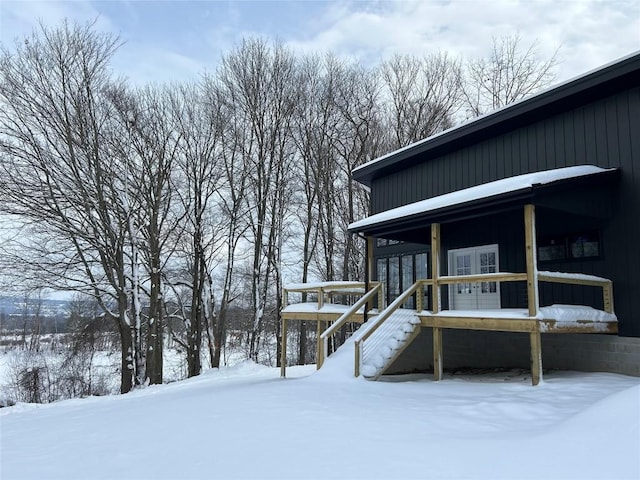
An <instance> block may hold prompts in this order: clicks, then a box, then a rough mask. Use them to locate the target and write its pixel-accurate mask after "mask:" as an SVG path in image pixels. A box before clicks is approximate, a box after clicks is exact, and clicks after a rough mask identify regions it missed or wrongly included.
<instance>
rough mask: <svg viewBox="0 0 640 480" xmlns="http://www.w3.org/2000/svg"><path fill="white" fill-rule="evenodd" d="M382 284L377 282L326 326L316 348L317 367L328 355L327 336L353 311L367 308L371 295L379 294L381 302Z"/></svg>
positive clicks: (350, 315) (341, 324) (352, 313)
mask: <svg viewBox="0 0 640 480" xmlns="http://www.w3.org/2000/svg"><path fill="white" fill-rule="evenodd" d="M381 287H382V284H381V283H377V284H375V285H374V286H373V288H372V289H371V290H369V291H368V292H366V293H365V294H364V295H363V296H362V297H360V299H359V300H358V301H357V302H356V303H354V304H353V305H352V306H351V307H350V308H349V309H348V310H347V311H346V312H344V313H343V314H342V315H341V316H340V318H338V319H337V320H336V321H335V322H334V323H333V324H332V325H331V326H329V328H327V329H326V330H325V331H324V332H322V334H321V335H320V340H319V341H320V342H321V347H320V348H318V361H317V366H318V367H317V368H320V367H322V364H323V363H324V359H325V358H326V357H327V356H328V355H329V338H331V337H332V336H333V335H335V333H336V332H337V331H338V329H340V328H341V327H342V326H343V325H344V324H345V323H347V322H348V321H349V319H350V318H351V317H352V316H353V315H355V313H356V312H357V311H358V310H360V309H361V308H363V307H364V308H367V307H366V305H367V304H368V303H369V302H370V301H371V300H373V297H375V296H376V295H378V294H380V295H379V297H378V298H379V304H381V303H382V302H381V300H382V288H381Z"/></svg>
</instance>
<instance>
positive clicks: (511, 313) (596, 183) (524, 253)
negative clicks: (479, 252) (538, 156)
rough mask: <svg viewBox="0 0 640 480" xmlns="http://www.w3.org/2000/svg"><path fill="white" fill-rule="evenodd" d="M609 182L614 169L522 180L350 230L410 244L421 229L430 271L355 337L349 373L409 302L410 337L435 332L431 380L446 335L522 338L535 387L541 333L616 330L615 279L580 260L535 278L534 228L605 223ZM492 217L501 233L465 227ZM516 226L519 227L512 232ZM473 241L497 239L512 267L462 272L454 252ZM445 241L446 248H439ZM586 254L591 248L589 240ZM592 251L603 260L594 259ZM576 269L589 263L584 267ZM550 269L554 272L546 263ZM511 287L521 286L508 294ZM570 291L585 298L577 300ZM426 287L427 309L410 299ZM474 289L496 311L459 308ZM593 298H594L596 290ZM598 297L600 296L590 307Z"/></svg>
mask: <svg viewBox="0 0 640 480" xmlns="http://www.w3.org/2000/svg"><path fill="white" fill-rule="evenodd" d="M616 176H617V172H616V171H615V170H605V169H600V168H597V167H591V166H580V167H569V168H564V169H557V170H551V171H547V172H538V173H534V174H527V175H520V176H517V177H511V178H507V179H504V180H499V181H496V182H490V183H488V184H484V185H479V186H477V187H471V188H468V189H464V190H461V191H457V192H453V193H451V194H446V195H442V196H440V197H435V198H432V199H428V200H424V201H421V202H416V203H415V204H410V205H407V206H404V207H399V208H397V209H393V210H389V211H385V212H381V213H379V214H376V215H372V216H371V217H368V218H366V219H364V220H361V221H359V222H355V223H354V224H352V225H351V227H350V229H351V230H352V231H355V232H358V233H362V234H365V235H367V236H370V237H376V238H380V237H382V238H393V239H395V240H400V241H402V240H404V239H411V241H414V242H415V241H416V238H417V237H419V236H422V237H423V238H424V237H425V236H426V235H425V233H427V232H428V233H429V237H430V238H429V240H428V245H429V249H430V265H431V268H430V272H429V273H430V278H427V279H416V282H415V284H414V285H412V286H411V287H410V288H409V289H406V290H405V291H404V292H403V293H402V294H401V295H400V296H398V297H397V298H396V299H395V300H394V301H393V302H391V303H390V305H389V307H388V308H387V309H385V310H384V311H383V312H382V313H381V314H380V315H378V316H376V317H375V318H374V319H373V320H372V321H371V322H369V324H368V325H365V326H364V327H363V328H361V329H360V330H359V331H358V332H357V333H356V334H355V336H354V340H355V345H356V352H355V373H356V375H359V374H360V373H361V369H362V367H363V365H368V363H367V362H369V361H370V359H371V357H373V356H374V353H373V352H372V350H374V349H375V348H374V345H371V344H379V343H380V340H379V339H378V340H377V341H372V339H373V338H375V337H376V336H379V335H378V334H376V332H377V331H378V329H379V328H380V327H382V326H383V325H384V323H385V322H386V321H387V320H388V319H389V318H391V317H392V316H393V313H394V312H395V311H397V310H398V309H400V308H401V307H403V306H406V303H407V301H408V300H409V299H414V301H415V307H416V308H415V315H416V317H417V318H418V319H419V322H418V325H419V326H416V327H415V329H416V332H417V331H418V330H419V329H420V328H430V329H432V330H433V369H434V377H435V379H436V380H437V379H440V378H441V377H442V370H443V348H444V347H443V344H442V330H443V329H464V330H477V331H480V330H484V331H500V332H521V333H526V334H528V335H529V340H530V341H529V344H530V359H531V372H532V383H533V384H534V385H537V384H538V383H539V382H540V380H541V378H542V356H541V334H542V333H554V334H555V333H617V319H616V317H615V313H614V305H613V287H612V282H611V281H610V280H609V279H607V278H605V277H604V276H601V275H594V274H591V273H578V272H576V269H575V267H574V265H576V264H578V263H580V262H579V261H572V262H571V267H572V268H571V270H572V271H570V272H557V271H546V270H545V271H540V270H539V268H538V267H539V262H540V259H539V257H538V255H539V252H540V251H541V250H540V249H539V245H538V239H539V235H538V234H537V230H538V228H540V227H542V230H544V231H545V234H549V233H551V234H553V233H554V228H556V227H557V225H559V224H560V225H561V224H563V223H567V224H572V222H573V223H574V224H576V225H579V226H580V228H583V227H582V226H583V225H586V227H584V228H586V229H587V230H588V231H591V225H596V226H597V224H598V223H599V222H606V217H607V215H610V214H611V202H612V200H611V198H612V195H611V187H612V180H614V179H615V178H616ZM585 188H588V192H589V193H588V197H587V196H585V195H584V192H585V190H584V189H585ZM518 210H519V211H520V212H521V213H520V218H521V219H522V220H520V221H518V222H515V221H513V220H514V215H515V213H514V212H517V211H518ZM537 210H542V211H543V212H544V214H545V215H544V218H543V219H542V221H540V219H539V218H537ZM489 216H492V218H493V219H494V223H495V221H496V219H498V222H499V219H500V218H505V219H508V221H506V222H504V224H502V225H500V228H499V229H498V230H502V231H500V232H488V233H486V232H485V233H483V234H478V233H477V232H476V231H472V230H470V229H471V227H472V225H473V226H474V227H477V225H478V223H477V220H478V219H479V218H483V217H489ZM474 221H475V222H476V223H473V222H474ZM518 224H520V225H521V227H519V228H518ZM443 225H445V226H447V232H448V235H449V237H447V236H446V235H445V236H444V238H443V235H442V231H443ZM594 229H595V227H594ZM476 230H477V228H476ZM557 231H561V229H560V230H557ZM518 232H519V233H518ZM476 237H482V238H496V239H500V240H499V242H497V243H499V244H500V247H501V250H502V252H501V254H503V255H504V256H508V257H509V259H508V261H503V262H500V263H502V266H503V267H504V265H507V267H510V269H509V270H506V269H504V268H499V266H500V263H498V261H497V258H496V260H495V261H494V262H493V264H492V265H493V267H494V268H484V269H483V270H482V271H481V272H478V271H470V270H469V269H465V267H466V264H464V262H461V264H459V265H455V264H452V263H451V260H452V258H454V257H452V253H451V252H455V251H457V250H456V249H455V248H454V247H460V246H465V247H471V246H473V245H474V243H473V242H474V240H473V238H476ZM502 238H506V239H507V240H502ZM567 238H568V237H567ZM572 238H573V237H572ZM424 243H425V244H427V242H424ZM443 243H446V245H447V246H448V247H449V248H448V249H445V248H443ZM570 246H571V248H573V247H574V246H573V245H570ZM596 246H597V247H598V248H601V245H600V244H597V243H596ZM545 247H546V245H545ZM589 247H590V248H592V247H593V242H592V243H591V244H589ZM566 248H569V247H566ZM556 250H558V248H556ZM542 251H543V253H544V255H549V254H553V248H551V249H546V250H545V249H543V250H542ZM556 253H557V252H556ZM574 253H575V254H576V255H577V253H576V252H574ZM598 254H599V255H601V252H598ZM496 256H497V254H496ZM511 259H516V260H513V261H512V260H511ZM518 259H520V260H518ZM447 260H448V261H449V262H448V263H447ZM579 260H581V261H582V260H584V259H579ZM369 263H370V264H371V265H372V264H373V263H374V262H373V258H370V259H369ZM443 263H444V265H443ZM489 263H490V262H489ZM582 263H584V264H585V265H587V263H586V261H584V262H582ZM548 264H550V265H552V266H553V265H554V264H553V263H552V262H549V263H548ZM443 267H444V268H443ZM522 267H524V268H522ZM511 268H515V269H514V270H511ZM503 270H504V271H503ZM517 285H520V286H521V287H514V286H517ZM541 286H542V287H541ZM548 286H551V288H549V287H548ZM553 286H556V287H558V288H556V287H553ZM443 287H444V288H443ZM522 287H524V288H522ZM564 287H567V288H571V289H572V290H571V296H572V297H571V300H574V302H575V298H578V299H580V298H587V297H588V298H589V302H588V303H587V302H586V301H585V302H582V303H580V300H578V303H574V302H571V300H569V301H566V300H564V301H563V299H564V298H565V297H564V296H563V294H565V293H566V291H564V290H563V288H564ZM541 288H542V289H544V296H545V297H546V299H547V300H549V299H550V300H551V302H552V303H542V302H541ZM554 288H556V290H554ZM476 289H477V290H476ZM576 289H578V290H587V291H589V293H588V294H582V293H580V292H578V293H577V294H576V293H574V291H575V290H576ZM425 290H428V292H429V295H428V298H429V305H421V303H422V298H423V295H422V294H417V292H424V291H425ZM481 290H482V291H484V290H486V291H487V292H492V293H494V294H497V298H498V304H497V305H495V308H482V307H483V304H482V302H480V301H479V302H478V303H477V304H476V308H461V307H460V306H459V305H456V304H455V303H456V301H455V295H456V294H457V295H458V296H461V295H463V294H465V293H466V294H469V295H473V294H474V293H475V292H476V291H478V292H479V291H481ZM597 291H599V292H600V293H599V294H597V293H595V292H597ZM501 292H502V298H500V293H501ZM476 296H478V294H476ZM522 297H524V298H522ZM574 297H575V298H574ZM595 297H599V298H597V299H596V300H593V298H595ZM558 300H560V301H558ZM460 303H462V302H460ZM567 303H574V304H573V305H567ZM589 303H592V304H593V306H590V305H589ZM443 307H444V308H443ZM383 330H384V329H383ZM416 336H417V333H415V334H414V335H412V336H410V339H409V340H408V342H406V343H405V344H404V345H402V346H400V348H399V349H398V350H397V351H395V352H393V354H392V355H391V357H392V358H389V359H388V360H389V362H387V363H386V364H385V365H383V366H382V367H381V368H378V367H376V368H374V369H369V370H370V371H369V373H370V374H371V375H370V376H372V377H375V378H377V377H379V376H380V375H382V374H383V373H384V372H385V371H386V369H387V368H388V367H389V366H390V364H391V363H393V361H394V360H395V359H396V358H398V357H399V355H400V354H401V353H402V350H404V349H405V348H406V347H407V346H408V345H409V344H410V343H411V341H412V340H413V338H415V337H416ZM368 344H369V345H368Z"/></svg>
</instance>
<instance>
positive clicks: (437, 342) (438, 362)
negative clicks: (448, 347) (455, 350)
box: [433, 327, 442, 381]
mask: <svg viewBox="0 0 640 480" xmlns="http://www.w3.org/2000/svg"><path fill="white" fill-rule="evenodd" d="M433 379H434V380H435V381H438V380H441V379H442V329H441V328H438V327H433Z"/></svg>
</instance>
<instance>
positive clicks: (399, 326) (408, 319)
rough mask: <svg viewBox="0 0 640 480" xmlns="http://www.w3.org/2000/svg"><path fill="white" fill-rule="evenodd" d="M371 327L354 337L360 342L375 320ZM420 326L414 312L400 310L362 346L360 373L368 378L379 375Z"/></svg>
mask: <svg viewBox="0 0 640 480" xmlns="http://www.w3.org/2000/svg"><path fill="white" fill-rule="evenodd" d="M367 323H368V324H369V325H371V326H369V325H366V326H365V327H368V328H366V329H365V328H361V329H360V330H359V331H358V333H357V334H356V335H355V336H354V342H355V341H356V338H357V339H358V340H360V339H361V338H362V334H360V331H363V332H366V331H368V330H370V329H371V328H372V327H373V324H374V323H375V319H374V320H372V321H371V322H367ZM418 325H420V319H419V318H418V317H417V315H416V312H415V311H412V310H405V309H399V310H396V311H395V312H393V313H392V314H391V316H390V317H389V318H388V319H387V320H386V321H385V322H384V323H382V325H381V326H380V327H378V329H377V330H376V331H375V332H373V333H372V334H371V336H370V337H369V338H368V339H367V340H366V341H365V342H364V343H363V344H362V366H361V369H360V371H361V372H362V375H363V376H364V377H366V378H373V377H376V376H377V375H379V374H380V373H381V372H382V371H383V369H384V368H385V367H386V366H387V365H388V363H389V362H390V360H391V359H393V357H394V356H395V355H396V353H397V352H398V351H399V350H400V349H401V348H402V347H403V346H404V345H405V344H406V342H407V340H408V339H409V337H410V336H411V334H412V333H413V331H414V330H415V329H416V328H417V326H418Z"/></svg>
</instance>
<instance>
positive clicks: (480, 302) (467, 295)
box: [447, 243, 501, 310]
mask: <svg viewBox="0 0 640 480" xmlns="http://www.w3.org/2000/svg"><path fill="white" fill-rule="evenodd" d="M487 252H489V253H495V271H496V272H498V271H499V269H500V258H499V248H498V244H497V243H494V244H491V245H479V246H474V247H466V248H456V249H452V250H449V251H448V252H447V256H448V263H449V275H465V274H466V275H474V274H479V273H482V272H481V265H480V254H481V253H487ZM462 255H468V256H469V259H468V260H467V261H466V262H465V265H463V266H462V269H463V270H465V271H467V272H468V273H458V269H457V268H456V266H455V265H454V261H455V259H456V258H458V257H460V256H462ZM493 284H494V282H474V283H469V284H458V285H455V284H454V285H449V309H450V310H484V309H496V308H500V306H501V301H500V300H501V299H500V284H499V283H498V282H495V292H489V293H483V292H482V291H481V290H482V289H483V287H485V288H486V287H487V286H489V287H490V288H491V289H493V288H492V287H493ZM461 286H462V287H461ZM460 290H462V291H460ZM456 303H457V305H456Z"/></svg>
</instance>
